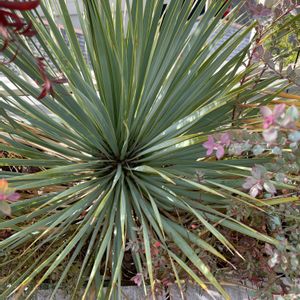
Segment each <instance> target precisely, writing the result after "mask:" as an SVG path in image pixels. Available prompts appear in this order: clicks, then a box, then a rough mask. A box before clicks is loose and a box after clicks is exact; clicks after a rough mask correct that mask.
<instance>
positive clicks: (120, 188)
mask: <svg viewBox="0 0 300 300" xmlns="http://www.w3.org/2000/svg"><path fill="white" fill-rule="evenodd" d="M129 2H130V1H127V2H126V3H127V6H126V7H127V9H126V11H127V17H126V18H124V15H123V14H122V11H121V1H120V0H117V1H116V6H115V7H114V9H113V7H112V6H111V5H110V1H109V0H103V1H96V0H90V1H84V13H83V14H82V15H81V17H82V19H81V21H82V23H81V26H82V31H83V33H84V37H85V42H86V46H87V49H88V54H89V59H90V63H87V62H86V60H85V58H84V56H83V54H82V52H81V48H80V46H79V43H78V40H77V37H76V34H75V31H74V28H73V26H72V23H71V20H70V16H69V13H68V10H67V8H66V5H65V2H64V1H58V2H56V1H54V0H53V1H45V3H46V4H47V5H42V6H41V7H42V11H43V13H44V16H45V19H46V21H47V23H48V24H49V25H48V26H45V25H43V23H41V18H40V16H38V15H35V14H33V13H29V12H26V13H24V15H25V17H26V18H30V19H31V20H32V22H33V24H34V26H35V28H36V30H37V32H38V35H37V36H36V38H37V40H38V43H39V44H40V45H41V46H42V48H43V49H42V51H41V53H45V55H46V56H47V62H49V64H48V65H47V66H48V67H47V72H48V73H47V76H48V78H50V79H53V78H57V77H58V76H59V74H58V73H60V72H61V73H63V74H64V76H65V77H66V79H67V80H68V84H66V85H58V84H57V85H54V86H53V90H54V91H53V95H51V96H50V95H48V96H46V97H45V98H44V99H42V100H41V101H40V102H39V105H38V106H37V105H34V103H33V102H32V99H34V98H35V99H36V98H38V97H39V95H40V89H39V88H38V87H37V86H36V81H37V82H38V83H39V84H43V83H44V82H43V77H42V76H41V74H40V73H39V71H38V68H37V61H36V59H35V57H34V56H33V54H32V53H36V52H37V51H39V49H38V48H37V40H35V39H31V40H30V39H27V40H25V39H23V40H21V39H19V40H18V44H11V45H10V46H9V47H8V48H7V50H6V51H5V55H6V56H7V57H11V56H12V55H13V54H14V53H15V47H16V45H18V47H19V48H20V50H19V53H18V55H17V57H16V58H15V60H14V64H15V65H16V67H17V68H18V69H19V70H20V71H21V74H25V76H21V75H20V76H18V75H16V74H15V72H13V71H11V69H10V68H9V67H7V66H6V65H0V70H1V72H3V73H4V74H5V75H6V77H7V78H8V79H9V80H10V81H11V83H12V84H13V85H14V86H15V87H17V90H19V91H20V92H21V95H22V94H23V95H29V96H30V98H28V97H27V96H20V93H16V92H14V91H13V90H12V88H11V87H9V85H5V83H3V82H2V83H1V86H2V87H3V88H4V90H5V93H3V94H2V98H1V99H0V104H1V109H0V139H1V140H2V142H1V144H0V150H1V151H8V152H11V153H16V154H17V155H19V156H21V158H1V159H0V166H2V167H4V166H16V167H19V166H27V167H38V168H39V169H38V171H37V172H35V173H32V174H20V173H15V172H13V171H5V172H4V173H3V176H5V177H6V179H7V180H8V182H9V183H10V185H11V186H12V187H13V188H15V189H16V190H18V191H19V192H22V191H23V193H24V192H25V191H26V192H27V193H29V192H32V193H33V194H32V195H31V196H30V197H27V199H24V200H22V201H19V202H17V203H14V204H13V205H11V209H12V215H13V217H12V218H5V217H2V218H1V223H0V230H8V232H9V234H8V236H7V237H6V238H5V239H3V240H2V241H0V250H1V252H0V255H1V256H0V257H1V270H4V269H7V270H11V272H9V273H6V274H3V276H4V278H2V279H1V282H2V284H1V288H0V289H2V291H1V292H2V294H1V297H2V298H4V299H5V298H7V297H8V296H9V295H11V294H14V293H22V292H23V290H24V288H25V287H28V289H27V291H26V293H27V299H30V297H31V295H32V293H34V291H35V290H36V289H37V288H38V287H39V286H40V285H41V284H42V283H43V282H45V281H46V280H50V279H51V276H53V274H56V272H57V270H61V274H60V276H57V277H56V278H57V279H58V278H59V279H58V280H57V281H56V282H55V289H54V292H53V296H54V295H55V293H56V291H57V289H58V288H59V287H60V286H61V284H63V282H64V281H65V280H68V274H69V273H70V272H72V270H73V269H75V270H76V271H77V270H78V268H77V267H76V266H78V261H80V270H79V271H78V274H76V275H77V278H76V283H75V284H74V286H73V297H75V298H76V295H77V293H78V291H80V290H81V289H82V288H83V289H84V293H83V295H82V298H83V299H86V298H87V296H88V295H89V294H92V295H94V298H97V299H104V298H105V299H107V298H115V299H119V298H120V293H121V291H120V289H119V287H120V286H121V284H122V282H123V281H122V280H124V277H125V275H124V273H126V272H125V271H124V268H125V267H124V260H125V258H126V257H127V256H128V254H130V257H131V260H132V265H133V266H134V273H137V274H142V284H143V287H144V290H145V293H148V294H149V292H150V293H151V292H152V293H154V292H155V284H156V280H157V278H156V277H155V276H156V275H155V274H156V269H155V264H154V262H155V261H156V258H155V257H153V255H154V254H153V251H154V250H153V247H154V245H158V244H157V242H158V241H159V242H160V244H159V245H160V249H161V251H163V252H164V253H165V255H166V257H167V259H168V264H170V266H172V270H173V281H175V282H176V283H177V284H178V285H179V286H180V284H181V280H182V279H186V278H187V276H188V277H189V278H190V279H192V280H193V281H194V282H197V283H198V284H199V285H200V286H201V287H203V288H204V289H206V282H208V283H210V284H212V285H214V286H215V287H216V288H217V290H218V291H219V292H220V293H221V294H222V295H223V296H224V298H225V299H229V296H228V295H227V293H226V292H225V290H224V289H223V288H222V286H221V285H220V283H219V282H218V281H217V280H216V279H215V277H214V276H213V274H212V273H211V272H210V270H209V268H208V267H207V266H206V264H205V263H204V262H203V261H202V259H201V258H200V256H198V253H199V249H202V250H204V251H206V252H208V253H211V254H213V255H216V256H217V257H219V258H221V259H222V260H224V261H226V259H225V257H224V256H223V254H222V253H221V252H219V251H218V250H217V249H215V248H213V247H212V246H211V245H210V244H208V243H207V242H206V241H205V240H204V238H203V239H202V237H201V235H200V236H198V235H196V234H193V233H192V232H191V230H190V229H189V228H190V227H189V226H190V222H191V221H190V220H191V217H192V218H194V219H196V220H197V222H198V223H199V224H202V226H203V227H204V228H205V229H206V231H207V232H210V234H211V235H213V236H214V237H216V238H217V239H218V240H219V241H220V243H222V244H223V245H224V247H225V248H226V249H228V251H230V252H231V253H232V254H234V253H235V249H234V246H233V245H232V244H231V243H230V242H229V241H228V240H227V239H226V238H225V237H224V236H223V235H222V234H221V233H220V232H219V228H220V227H224V228H228V229H230V230H234V231H237V232H240V233H241V234H244V235H248V236H251V237H254V238H257V239H259V240H261V241H264V242H267V243H270V244H274V245H277V244H278V242H277V241H276V240H275V239H273V238H271V237H268V236H267V235H265V234H263V233H260V232H258V231H256V230H254V229H252V228H250V227H248V226H247V225H244V224H243V223H241V222H240V221H238V220H237V219H235V218H233V217H228V216H227V215H226V214H224V211H225V210H226V209H227V208H230V207H231V205H233V204H234V203H235V204H236V203H240V202H242V203H247V204H248V205H250V206H252V207H255V206H256V205H257V204H261V201H260V200H257V199H255V198H253V197H252V196H249V195H247V194H246V193H244V192H241V191H240V190H238V188H239V187H240V186H241V182H242V181H243V180H244V179H245V178H246V176H247V175H248V174H249V170H250V169H251V167H252V166H253V165H254V164H260V163H262V161H263V162H265V161H266V160H267V159H262V160H261V159H251V160H249V159H248V157H247V156H243V157H240V158H239V159H237V158H233V159H231V160H224V161H215V160H214V159H208V160H206V155H205V149H204V148H203V147H202V146H201V144H202V143H203V142H204V141H205V140H207V136H208V135H209V134H211V133H212V132H215V131H218V130H220V128H226V127H228V126H230V125H231V123H232V109H233V108H234V107H235V103H236V101H237V100H238V99H240V98H242V99H248V100H249V101H252V100H255V99H257V95H258V94H259V93H260V92H261V91H263V90H264V89H265V88H266V87H267V86H268V85H269V84H270V83H271V82H272V81H273V79H272V80H270V79H269V80H266V81H262V82H261V83H259V84H257V83H256V82H255V78H254V77H252V79H250V80H248V81H247V84H244V85H243V86H240V85H239V83H240V81H241V79H242V78H244V77H245V75H247V74H248V72H251V71H252V69H251V70H248V69H246V70H243V69H242V68H241V66H242V64H243V61H244V60H245V56H246V53H247V51H248V49H249V47H250V45H247V47H245V49H243V50H242V51H240V52H239V53H238V54H236V55H235V56H230V55H231V54H232V52H233V50H234V49H236V47H237V46H238V45H239V44H240V43H241V41H242V40H243V39H244V37H245V36H246V35H247V34H248V33H249V32H250V30H251V29H252V27H245V28H241V30H239V31H238V32H237V33H236V34H234V35H233V36H231V37H230V38H228V39H227V40H226V42H224V43H222V44H219V43H218V42H219V41H220V39H221V38H222V36H223V35H224V33H225V32H226V29H227V28H228V26H230V25H231V23H232V22H234V20H235V18H236V13H235V11H233V12H232V14H231V17H229V20H228V22H227V23H220V19H221V17H222V15H223V13H224V11H225V10H226V9H227V6H228V5H229V4H230V3H229V2H228V3H227V4H226V5H225V6H224V7H222V1H214V4H213V5H212V6H211V7H210V8H209V9H208V11H207V12H206V13H205V15H204V16H203V17H202V18H201V20H200V22H199V23H198V21H197V19H196V18H197V15H199V14H198V13H199V12H200V11H201V10H202V7H203V5H204V1H203V2H202V6H201V5H200V6H199V7H198V8H197V10H198V11H197V12H198V13H197V12H196V13H195V15H193V16H192V18H190V19H188V16H189V13H190V11H191V9H192V7H191V2H190V1H185V2H184V5H181V1H171V3H170V5H169V6H168V9H167V11H166V14H165V15H164V17H163V18H162V17H161V11H162V5H163V1H158V0H148V1H145V4H144V6H143V4H142V1H133V3H132V5H130V3H129ZM51 5H53V6H55V7H57V8H58V10H59V12H60V15H61V16H62V18H63V21H64V26H65V29H66V32H67V36H68V44H67V43H66V42H65V40H64V38H63V36H62V34H61V32H60V30H59V27H57V25H56V22H55V20H54V19H53V17H52V13H51ZM221 7H222V8H221ZM214 16H215V17H214ZM196 24H197V26H196V29H195V30H193V31H192V29H193V28H194V26H195V25H196ZM217 29H220V30H217ZM215 32H217V34H216V35H213V33H215ZM212 46H215V48H214V51H211V49H212ZM271 99H272V97H271V96H270V95H268V96H264V95H262V96H260V100H261V101H262V102H267V101H269V100H271ZM45 110H46V111H48V112H50V114H46V113H45ZM247 113H253V112H252V110H251V109H249V110H248V111H247V112H246V115H247ZM199 170H200V171H201V172H203V173H204V177H203V178H200V179H199V178H198V177H197V175H196V172H197V171H199ZM259 209H260V210H262V208H259ZM137 241H138V242H139V243H141V244H142V245H143V246H142V247H141V248H142V251H136V250H134V247H129V248H128V243H129V244H130V243H131V244H132V243H135V242H137ZM4 257H6V259H2V258H4ZM12 266H13V268H12ZM62 266H63V267H62ZM133 275H134V274H132V277H133ZM54 277H55V276H54ZM149 285H150V291H149V290H147V286H149ZM104 287H106V289H104Z"/></svg>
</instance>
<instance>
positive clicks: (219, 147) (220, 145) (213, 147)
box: [203, 133, 230, 159]
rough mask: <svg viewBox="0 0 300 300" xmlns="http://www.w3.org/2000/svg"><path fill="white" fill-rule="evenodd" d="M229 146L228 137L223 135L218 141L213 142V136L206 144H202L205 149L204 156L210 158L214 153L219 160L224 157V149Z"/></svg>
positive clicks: (226, 134) (225, 134)
mask: <svg viewBox="0 0 300 300" xmlns="http://www.w3.org/2000/svg"><path fill="white" fill-rule="evenodd" d="M229 145H230V135H229V134H228V133H223V134H222V135H221V138H220V141H215V139H214V138H213V136H211V135H210V136H209V137H208V140H207V142H205V143H203V147H204V148H206V149H207V151H206V155H207V156H210V155H212V154H213V152H214V151H216V157H217V159H221V158H222V157H223V156H224V155H225V148H226V147H228V146H229Z"/></svg>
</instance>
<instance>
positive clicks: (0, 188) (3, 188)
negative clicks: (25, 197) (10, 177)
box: [0, 179, 20, 202]
mask: <svg viewBox="0 0 300 300" xmlns="http://www.w3.org/2000/svg"><path fill="white" fill-rule="evenodd" d="M19 198H20V195H19V194H18V193H15V192H14V191H13V190H12V189H10V188H9V187H8V182H7V181H6V180H5V179H1V180H0V201H10V202H13V201H17V200H18V199H19Z"/></svg>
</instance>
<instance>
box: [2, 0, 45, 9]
mask: <svg viewBox="0 0 300 300" xmlns="http://www.w3.org/2000/svg"><path fill="white" fill-rule="evenodd" d="M39 4H40V0H30V1H7V0H2V1H0V8H7V9H14V10H21V11H25V10H31V9H35V8H37V7H38V6H39Z"/></svg>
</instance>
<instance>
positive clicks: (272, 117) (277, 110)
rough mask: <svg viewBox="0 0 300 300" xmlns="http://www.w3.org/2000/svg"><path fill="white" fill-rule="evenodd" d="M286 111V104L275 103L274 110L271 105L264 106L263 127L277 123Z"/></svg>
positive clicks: (262, 109)
mask: <svg viewBox="0 0 300 300" xmlns="http://www.w3.org/2000/svg"><path fill="white" fill-rule="evenodd" d="M284 111H285V104H278V105H275V107H274V110H273V111H272V110H271V109H270V108H269V107H267V106H264V107H262V108H261V109H260V112H261V114H262V116H263V118H264V123H263V128H264V129H267V128H269V127H270V126H271V125H275V124H276V122H278V119H279V118H280V117H281V116H282V114H283V113H284Z"/></svg>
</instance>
